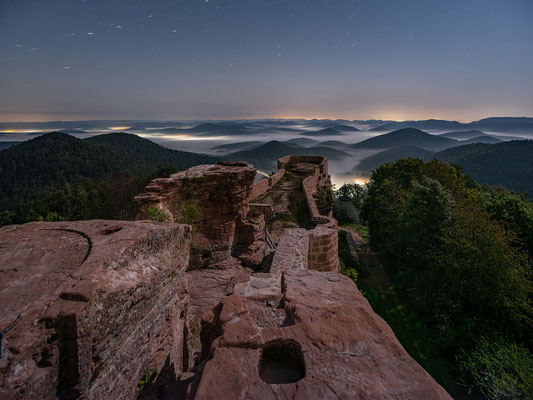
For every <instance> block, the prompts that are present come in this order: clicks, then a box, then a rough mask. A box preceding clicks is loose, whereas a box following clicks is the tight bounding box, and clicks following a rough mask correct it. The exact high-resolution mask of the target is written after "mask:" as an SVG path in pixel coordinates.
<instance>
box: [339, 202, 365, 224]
mask: <svg viewBox="0 0 533 400" xmlns="http://www.w3.org/2000/svg"><path fill="white" fill-rule="evenodd" d="M333 217H334V218H335V219H336V220H337V221H339V223H341V224H342V223H346V224H359V223H360V221H359V212H358V211H357V209H356V208H355V206H354V205H353V203H352V202H349V201H338V200H337V201H336V202H335V204H334V205H333Z"/></svg>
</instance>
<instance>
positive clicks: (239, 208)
mask: <svg viewBox="0 0 533 400" xmlns="http://www.w3.org/2000/svg"><path fill="white" fill-rule="evenodd" d="M255 175H256V170H255V169H254V168H253V167H252V166H251V165H250V164H248V163H244V162H225V163H219V164H217V165H199V166H196V167H193V168H190V169H188V170H186V171H182V172H178V173H177V174H174V175H172V176H171V177H170V178H167V179H155V180H153V181H152V182H151V183H150V185H149V186H147V187H146V190H145V192H144V193H143V194H141V195H139V196H137V197H136V198H135V200H136V202H137V204H138V209H139V215H138V217H137V219H148V218H149V214H148V213H147V211H148V210H149V209H150V208H152V209H156V210H159V212H160V213H162V214H164V215H165V216H166V218H167V221H171V222H186V223H189V224H192V225H194V240H193V246H192V252H191V268H201V267H206V266H208V265H210V264H213V263H216V262H219V261H222V260H224V259H226V258H228V257H230V256H231V255H237V256H238V255H239V254H235V252H238V251H239V250H241V251H242V252H244V251H246V249H247V247H248V246H249V245H251V244H252V243H253V242H254V241H255V237H254V231H255V229H254V227H253V226H250V224H249V223H248V222H247V221H246V211H247V205H248V202H249V200H250V195H251V193H252V185H253V181H254V178H255ZM260 250H261V249H260ZM262 250H263V253H264V248H263V249H262ZM232 253H233V254H232Z"/></svg>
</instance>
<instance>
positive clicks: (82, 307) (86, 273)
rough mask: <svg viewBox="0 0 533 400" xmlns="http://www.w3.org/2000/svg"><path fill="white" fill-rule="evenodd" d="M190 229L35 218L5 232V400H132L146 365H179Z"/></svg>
mask: <svg viewBox="0 0 533 400" xmlns="http://www.w3.org/2000/svg"><path fill="white" fill-rule="evenodd" d="M190 241H191V228H190V227H189V226H187V225H177V224H172V225H161V224H154V223H151V222H123V221H86V222H58V223H44V222H35V223H30V224H26V225H21V226H7V227H4V228H1V229H0V270H1V274H0V299H1V301H0V327H1V328H2V329H3V328H4V327H5V326H8V325H9V324H10V323H11V322H12V321H13V320H15V319H16V317H17V316H18V315H21V319H20V321H19V322H18V324H17V325H16V326H15V327H14V328H13V329H11V330H10V331H9V332H8V333H7V334H6V335H5V336H4V337H3V340H2V342H3V343H2V348H3V351H2V357H1V359H0V369H1V372H2V374H1V377H0V398H5V399H17V398H24V399H55V398H56V396H57V398H60V399H69V398H76V397H78V396H79V395H83V397H84V398H88V399H103V398H114V399H120V398H135V395H136V390H137V382H138V381H139V378H140V377H141V376H142V375H143V374H145V373H146V371H147V370H148V368H150V367H151V368H154V369H157V368H161V367H162V366H163V364H164V362H165V360H167V359H168V360H169V362H170V363H172V364H175V366H176V368H177V369H178V368H179V369H181V365H180V362H181V360H182V353H183V349H182V347H183V343H182V342H183V333H182V332H180V329H182V328H183V323H181V322H180V318H183V315H181V314H182V313H183V312H184V310H183V306H184V303H185V302H184V301H183V299H182V298H181V296H180V293H179V287H180V284H181V280H182V277H183V273H184V271H185V268H186V266H187V265H188V261H189V245H190Z"/></svg>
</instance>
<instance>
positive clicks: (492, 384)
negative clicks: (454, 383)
mask: <svg viewBox="0 0 533 400" xmlns="http://www.w3.org/2000/svg"><path fill="white" fill-rule="evenodd" d="M458 360H459V370H460V371H461V372H462V374H463V375H465V376H467V377H469V378H470V381H471V382H473V383H474V384H475V385H476V386H477V387H478V388H480V389H481V391H482V392H483V393H484V394H485V395H486V396H487V397H489V398H495V399H520V398H524V399H525V398H531V394H532V393H533V374H532V373H531V372H532V371H533V356H532V355H531V353H530V352H529V351H528V349H526V348H524V347H521V346H517V345H516V344H514V343H511V344H508V343H505V342H503V341H501V340H499V341H491V340H490V339H487V338H485V337H482V338H480V340H479V341H478V345H477V347H476V348H475V349H474V350H473V352H472V353H470V354H467V353H464V354H462V355H461V356H460V357H459V358H458Z"/></svg>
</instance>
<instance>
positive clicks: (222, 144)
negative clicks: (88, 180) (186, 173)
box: [0, 118, 533, 187]
mask: <svg viewBox="0 0 533 400" xmlns="http://www.w3.org/2000/svg"><path fill="white" fill-rule="evenodd" d="M51 131H60V132H63V133H66V134H69V135H72V136H74V137H76V138H80V139H86V138H89V137H92V136H96V135H102V134H106V133H110V132H125V133H129V134H134V135H137V136H140V137H142V138H145V139H149V140H150V141H153V142H155V143H157V144H159V145H161V146H164V147H167V148H170V149H175V150H180V151H188V152H194V153H202V154H208V155H211V156H213V157H215V158H217V159H232V160H244V161H249V162H251V163H252V164H254V166H256V167H257V168H258V169H260V170H262V171H263V172H265V173H271V172H272V171H274V170H275V168H276V160H277V159H278V158H280V157H282V156H285V155H288V154H295V155H297V154H317V155H325V156H327V157H328V159H329V165H330V173H331V180H332V182H333V184H335V185H336V187H340V186H341V185H342V184H343V183H346V182H348V183H354V182H355V183H364V182H365V181H366V180H367V179H368V177H369V176H370V174H371V172H372V171H373V170H374V169H375V168H376V167H378V166H379V165H380V164H382V163H384V162H391V161H395V160H397V159H400V158H406V157H418V158H422V159H424V160H430V159H433V158H439V156H438V155H437V153H439V152H441V151H444V150H446V149H450V148H454V147H459V146H464V145H474V147H479V145H480V144H490V145H494V144H500V145H501V144H503V143H505V142H509V141H513V140H528V139H529V140H530V139H533V119H532V118H487V119H483V120H480V121H474V122H470V123H460V122H456V121H444V120H425V121H404V122H396V121H382V120H352V121H349V120H327V119H321V120H318V119H312V120H305V119H292V120H283V119H259V120H235V121H174V122H170V121H132V120H112V121H65V122H33V123H22V122H21V123H0V149H3V148H7V147H9V146H11V145H13V144H17V143H20V142H23V141H26V140H29V139H32V138H35V137H37V136H40V135H43V134H46V133H47V132H51ZM525 144H526V143H524V145H525ZM487 147H490V146H484V148H487ZM453 154H454V151H453V150H450V151H448V152H447V153H445V154H444V155H443V156H446V157H448V159H449V160H452V159H453V160H454V161H457V159H455V158H454V156H453ZM444 161H447V160H446V159H444Z"/></svg>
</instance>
